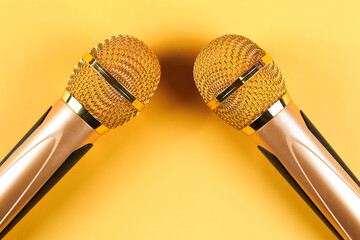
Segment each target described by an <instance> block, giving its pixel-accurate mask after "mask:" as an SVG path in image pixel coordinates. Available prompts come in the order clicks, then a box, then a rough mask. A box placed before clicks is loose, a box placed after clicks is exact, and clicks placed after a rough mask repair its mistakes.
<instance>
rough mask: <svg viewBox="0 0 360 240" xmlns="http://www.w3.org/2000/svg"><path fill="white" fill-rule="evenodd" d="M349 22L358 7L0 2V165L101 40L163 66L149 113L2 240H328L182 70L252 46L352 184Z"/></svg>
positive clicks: (354, 73) (354, 127)
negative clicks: (240, 38) (222, 42)
mask: <svg viewBox="0 0 360 240" xmlns="http://www.w3.org/2000/svg"><path fill="white" fill-rule="evenodd" d="M359 10H360V2H359V1H312V0H305V1H288V0H283V1H273V0H271V1H270V0H266V1H264V0H258V1H249V0H248V1H244V0H236V1H226V0H223V1H206V0H203V1H191V0H181V1H159V0H158V1H131V0H129V1H106V0H102V1H74V0H71V1H59V2H55V1H49V0H47V1H6V2H5V1H1V8H0V21H1V38H0V53H1V58H0V76H1V78H0V84H1V94H0V103H1V104H0V113H1V115H0V131H1V136H2V137H1V138H0V155H1V156H5V155H6V154H7V153H8V152H9V151H10V149H11V148H12V147H13V146H14V145H15V144H16V143H17V142H18V141H19V140H20V138H21V137H22V136H23V135H24V134H25V132H26V131H27V130H28V129H30V127H31V126H32V125H33V124H34V123H35V122H36V121H37V119H38V118H39V117H40V116H41V115H42V114H43V113H44V112H45V110H46V109H47V108H48V107H49V106H50V105H51V104H52V103H54V102H55V101H56V100H57V99H58V98H59V97H60V94H61V93H62V91H63V89H64V87H65V84H66V82H67V79H68V77H69V75H70V73H71V72H72V70H73V67H74V66H75V64H76V63H77V61H78V60H79V59H80V57H81V56H82V55H83V54H84V53H85V52H86V51H87V50H89V49H90V48H92V47H93V46H94V45H96V44H97V43H98V42H100V41H102V40H103V39H105V38H107V37H109V36H111V35H115V34H120V33H125V34H131V35H134V36H137V37H138V38H140V39H142V40H143V41H144V42H146V43H147V44H148V45H149V46H150V47H151V48H152V49H153V50H154V51H155V53H156V54H157V55H158V58H159V59H160V62H161V65H162V78H161V82H160V86H159V88H158V91H157V92H156V93H155V95H154V97H153V99H152V100H151V101H150V103H149V104H148V106H147V108H146V109H145V110H144V111H143V112H142V113H141V114H140V115H139V116H137V117H136V118H135V119H133V120H131V121H130V122H129V123H126V124H125V125H123V126H122V127H119V128H118V129H116V130H113V131H111V132H109V133H108V134H106V135H105V136H104V137H103V138H102V139H100V140H99V141H98V142H97V144H96V145H95V146H94V148H93V149H92V150H91V151H90V152H89V153H88V154H87V155H86V156H85V157H84V158H83V159H81V160H80V162H79V163H78V164H77V165H76V166H75V167H74V168H73V169H72V170H71V171H70V172H69V173H68V174H67V175H66V176H65V177H64V178H63V179H62V180H61V181H60V182H59V184H58V185H56V186H55V187H54V188H53V189H52V190H51V191H50V192H49V193H48V194H47V195H46V196H45V197H44V198H43V200H42V201H41V202H40V203H39V204H38V205H36V206H35V207H34V209H33V210H32V211H31V212H30V213H29V214H28V215H27V216H26V217H25V218H24V219H23V220H22V221H21V222H20V223H18V224H17V225H16V227H15V228H14V229H13V230H12V231H11V232H10V233H9V234H8V235H7V238H5V239H36V240H39V239H76V240H79V239H125V240H149V239H156V240H161V239H167V240H168V239H171V240H177V239H207V240H210V239H211V240H212V239H221V240H222V239H228V240H232V239H234V240H235V239H293V240H295V239H335V238H334V236H333V235H332V233H331V232H330V231H329V230H328V229H327V227H326V226H325V225H324V224H323V223H322V222H321V220H319V219H318V217H317V216H316V215H315V214H314V213H313V212H312V211H311V210H310V208H309V207H308V206H307V205H306V204H305V203H304V202H303V201H302V199H301V198H300V197H299V196H298V195H297V194H296V193H295V191H293V190H292V189H291V187H290V186H289V185H288V184H287V183H286V181H285V180H284V179H283V178H282V177H281V176H280V174H279V173H278V172H277V171H276V170H275V169H274V168H273V167H272V166H271V164H270V163H269V162H268V160H267V159H265V157H263V156H262V155H261V153H260V152H259V151H258V150H257V148H256V146H255V145H254V144H253V143H252V142H251V141H250V139H249V138H247V137H246V136H245V135H243V134H242V133H241V132H239V131H237V130H235V129H233V128H232V127H230V126H228V125H227V124H226V123H225V122H223V121H222V120H220V119H219V118H218V117H217V116H216V115H215V114H213V113H212V112H211V111H210V110H209V109H208V108H207V107H206V106H205V105H204V104H203V102H202V99H201V98H200V96H199V94H198V93H197V91H196V89H195V87H194V84H193V80H192V65H193V62H194V59H195V57H196V55H197V54H198V53H199V51H200V50H201V48H202V47H203V46H204V45H205V44H207V43H208V42H209V41H211V40H212V39H214V38H216V37H218V36H220V35H223V34H227V33H237V34H242V35H245V36H247V37H248V38H250V39H252V40H253V41H254V42H256V43H258V44H259V45H260V46H261V47H262V48H264V49H265V50H266V51H267V52H268V53H270V55H271V56H272V57H273V58H274V59H275V61H276V62H277V64H278V66H279V67H280V69H281V70H282V73H283V75H284V77H285V80H286V82H287V85H288V88H289V90H290V93H291V95H292V97H293V99H294V100H295V102H296V103H297V105H298V106H300V108H301V109H302V110H304V111H305V113H306V114H307V115H308V117H309V118H310V119H311V120H312V121H313V123H314V124H315V125H316V126H317V127H318V129H319V130H320V131H321V132H322V133H323V135H324V136H325V137H326V138H327V139H328V141H329V142H330V143H331V144H332V146H333V147H334V148H335V149H336V151H337V152H338V153H339V155H340V156H341V157H342V158H343V160H344V161H345V162H346V163H347V164H348V166H349V167H350V169H352V170H353V172H354V173H355V175H357V176H360V161H359V153H358V151H357V150H358V149H359V147H360V138H359V135H360V124H359V122H358V119H359V117H360V113H359V105H358V104H359V100H360V97H359V87H360V71H359V68H360V67H359V55H360V54H359V53H360V44H359V43H360V28H359V24H360V15H359ZM0 207H1V206H0Z"/></svg>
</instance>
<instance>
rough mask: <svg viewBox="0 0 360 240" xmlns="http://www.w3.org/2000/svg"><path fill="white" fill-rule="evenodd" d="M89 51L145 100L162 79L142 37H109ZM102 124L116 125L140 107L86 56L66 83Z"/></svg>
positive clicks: (75, 96) (136, 94)
mask: <svg viewBox="0 0 360 240" xmlns="http://www.w3.org/2000/svg"><path fill="white" fill-rule="evenodd" d="M90 54H91V55H92V56H93V57H94V58H95V60H96V61H97V62H98V63H100V65H102V67H103V68H105V69H106V70H107V71H108V72H109V73H110V74H111V75H112V76H113V77H114V78H115V79H116V80H117V81H118V82H119V83H120V84H121V85H123V86H124V87H125V88H126V89H127V90H128V91H129V92H130V93H132V94H133V95H134V96H135V97H136V98H137V99H138V100H139V101H140V102H141V103H143V104H146V103H147V102H148V101H149V99H150V97H151V96H152V95H153V94H154V91H155V89H156V88H157V85H158V84H159V80H160V64H159V61H158V59H157V58H156V56H155V54H154V53H153V52H152V51H151V50H150V49H149V48H148V46H147V45H145V44H144V43H143V42H142V41H140V40H139V39H137V38H134V37H132V36H127V35H119V36H114V37H111V38H108V39H106V40H105V41H103V42H101V43H100V44H99V45H97V46H96V47H94V48H93V49H91V50H90ZM66 90H68V91H69V93H70V94H71V96H73V97H74V98H75V99H76V100H77V101H78V102H80V103H81V105H82V106H83V107H84V108H85V109H86V110H87V111H88V112H90V113H91V114H92V115H93V116H94V117H95V118H96V119H97V120H98V121H99V122H100V123H101V124H103V125H104V126H106V127H108V128H115V127H117V126H119V125H122V124H123V123H125V122H127V121H129V120H130V119H131V118H132V117H134V116H135V115H137V113H138V110H137V109H136V108H135V107H133V106H132V105H131V103H130V102H129V101H128V100H126V99H125V98H124V97H123V96H122V95H121V94H120V93H119V92H118V91H117V90H115V89H114V88H113V87H112V86H111V85H110V84H109V83H108V82H107V81H106V80H105V79H104V78H103V77H101V76H100V75H99V74H98V73H97V72H96V71H95V70H94V69H93V68H92V67H91V66H90V65H89V64H88V63H87V62H85V61H84V60H83V59H81V60H80V62H79V63H78V64H77V65H76V67H75V69H74V71H73V73H72V74H71V76H70V80H69V82H68V84H67V86H66Z"/></svg>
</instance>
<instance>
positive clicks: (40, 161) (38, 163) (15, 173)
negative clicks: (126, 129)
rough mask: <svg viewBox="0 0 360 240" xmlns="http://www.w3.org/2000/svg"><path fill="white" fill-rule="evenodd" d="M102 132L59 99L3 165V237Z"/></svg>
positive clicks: (0, 224) (0, 180)
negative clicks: (99, 132) (92, 126)
mask: <svg viewBox="0 0 360 240" xmlns="http://www.w3.org/2000/svg"><path fill="white" fill-rule="evenodd" d="M99 136H100V135H99V134H98V133H97V132H96V131H95V130H94V129H93V128H91V127H90V126H89V125H88V124H87V123H86V122H85V121H83V120H82V119H81V118H80V117H79V116H78V115H77V114H76V113H75V112H73V111H72V110H71V108H69V107H68V105H67V104H66V103H65V102H64V101H63V100H62V99H59V100H58V101H57V102H56V103H55V104H54V106H53V107H52V108H51V110H50V111H47V112H46V113H45V114H44V116H43V117H41V119H40V120H39V121H38V122H37V123H36V124H35V126H34V127H33V128H32V129H31V130H30V131H29V132H28V133H27V134H26V135H25V137H24V138H23V139H22V140H21V141H20V142H19V143H18V144H17V145H16V146H15V148H14V149H13V150H12V151H11V152H10V154H8V155H7V156H6V158H5V159H4V160H3V161H2V162H1V165H0V237H3V236H4V235H5V234H6V233H7V232H8V231H9V230H10V229H11V228H12V227H13V226H14V225H15V224H16V223H17V222H18V221H19V220H20V219H21V218H22V217H23V216H24V215H25V214H26V213H27V212H28V211H29V210H30V209H31V208H32V207H33V206H34V205H35V204H36V203H37V202H38V201H39V200H40V199H41V198H42V196H43V195H45V193H46V192H47V191H49V190H50V188H51V187H52V186H54V185H55V183H56V182H57V181H58V180H59V179H60V178H61V177H62V176H63V175H64V174H65V173H66V172H67V171H68V170H69V169H70V168H71V166H73V165H74V164H75V163H76V162H77V160H79V159H80V158H81V157H82V156H83V155H84V154H85V153H86V152H87V151H88V150H89V149H90V148H91V146H92V143H93V142H95V141H96V139H97V138H98V137H99Z"/></svg>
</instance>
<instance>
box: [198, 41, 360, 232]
mask: <svg viewBox="0 0 360 240" xmlns="http://www.w3.org/2000/svg"><path fill="white" fill-rule="evenodd" d="M194 80H195V83H196V86H197V88H198V90H199V92H200V94H201V96H202V97H203V99H204V101H205V102H206V103H207V105H208V106H209V107H210V108H211V109H212V110H213V111H214V112H215V113H216V114H217V115H218V116H219V117H220V118H221V119H223V120H225V122H227V123H228V124H230V125H231V126H233V127H235V128H237V129H239V130H241V131H242V132H244V133H245V134H247V135H248V136H250V138H251V139H252V140H253V141H254V142H255V144H256V145H257V146H258V148H259V149H260V151H261V152H262V153H263V154H264V155H265V156H266V157H267V158H268V159H269V160H270V162H271V163H272V164H273V165H274V166H275V167H276V168H277V169H278V170H279V172H280V173H281V174H282V175H283V176H284V177H285V178H286V180H287V181H288V182H289V183H290V184H291V185H292V187H293V188H294V189H295V190H296V191H297V192H298V193H299V194H300V195H301V197H302V198H303V199H304V200H305V201H306V202H307V203H308V205H309V206H310V207H311V208H312V209H313V210H314V211H315V213H317V214H318V216H319V217H320V218H321V219H322V220H323V221H324V223H325V224H326V225H327V226H328V227H329V228H330V229H331V230H332V231H333V233H334V234H335V235H336V236H337V237H338V238H339V239H360V183H359V181H358V179H357V178H356V177H355V176H354V174H353V173H352V172H351V171H350V169H349V168H348V167H347V166H346V165H345V163H344V162H343V161H342V160H341V159H340V157H339V156H338V155H337V154H336V152H335V151H334V150H333V149H332V147H331V146H330V145H329V143H328V142H327V141H326V140H325V139H324V137H323V136H322V135H321V134H320V133H319V131H318V130H317V129H316V128H315V127H314V125H313V124H312V123H311V122H310V120H309V119H308V118H307V117H306V116H305V114H304V113H303V112H302V111H301V110H299V109H298V107H297V106H296V105H295V103H294V102H293V101H292V99H291V97H290V95H289V93H288V91H287V88H286V85H285V81H284V79H283V77H282V75H281V72H280V71H279V69H278V67H277V66H276V64H275V62H274V61H273V60H272V58H271V57H270V55H268V54H267V53H266V52H265V51H264V50H263V49H261V48H260V47H259V46H258V45H256V44H255V43H253V42H252V41H251V40H249V39H247V38H245V37H243V36H239V35H225V36H221V37H219V38H217V39H215V40H213V41H211V42H210V43H209V44H208V45H207V46H205V48H204V49H203V50H202V51H201V52H200V53H199V55H198V57H197V58H196V61H195V65H194Z"/></svg>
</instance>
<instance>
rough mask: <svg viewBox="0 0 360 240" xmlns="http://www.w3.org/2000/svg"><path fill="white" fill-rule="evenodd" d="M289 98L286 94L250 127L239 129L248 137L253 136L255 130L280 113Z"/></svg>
mask: <svg viewBox="0 0 360 240" xmlns="http://www.w3.org/2000/svg"><path fill="white" fill-rule="evenodd" d="M290 102H291V97H290V94H289V92H286V93H285V94H284V95H283V96H282V97H281V98H280V99H279V100H277V101H276V102H275V103H274V104H273V105H272V106H271V107H270V108H269V109H268V110H266V111H265V112H264V113H263V114H261V116H260V117H258V118H257V119H255V120H254V121H253V122H252V123H250V125H248V126H246V127H244V128H243V129H241V131H242V132H243V133H245V134H246V135H248V136H251V135H253V134H254V133H255V132H256V131H257V130H259V129H260V128H261V127H263V126H264V125H265V124H266V123H268V122H269V121H270V120H271V119H272V118H274V117H275V116H276V115H277V114H278V113H280V112H281V111H282V110H283V109H284V108H285V107H286V106H287V105H288V104H289V103H290Z"/></svg>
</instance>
